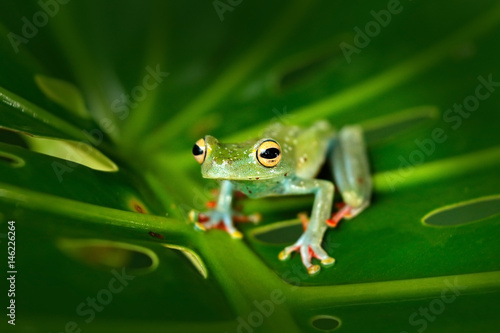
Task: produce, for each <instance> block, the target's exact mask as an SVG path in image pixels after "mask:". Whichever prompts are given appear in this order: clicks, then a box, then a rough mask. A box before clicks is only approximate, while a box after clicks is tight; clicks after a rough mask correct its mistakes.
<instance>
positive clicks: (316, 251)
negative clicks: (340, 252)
mask: <svg viewBox="0 0 500 333" xmlns="http://www.w3.org/2000/svg"><path fill="white" fill-rule="evenodd" d="M320 243H321V238H320V239H315V238H313V237H310V236H309V235H308V234H307V233H304V234H303V235H302V236H301V237H300V238H299V240H298V241H297V242H296V243H295V244H293V245H290V246H287V247H285V248H284V249H283V251H281V252H280V254H279V255H278V258H279V259H280V260H287V259H288V258H290V255H291V254H292V252H295V251H297V252H299V253H300V256H301V258H302V263H303V264H304V266H305V267H306V269H307V272H308V273H309V275H314V274H316V273H318V272H319V271H320V269H321V267H320V266H319V265H317V264H312V263H311V260H312V258H316V259H319V260H320V262H321V264H322V265H323V266H325V267H329V266H332V265H333V264H335V259H334V258H332V257H330V256H329V255H328V254H327V253H326V251H325V250H323V248H322V247H321V244H320Z"/></svg>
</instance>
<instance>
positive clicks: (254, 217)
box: [248, 213, 262, 223]
mask: <svg viewBox="0 0 500 333" xmlns="http://www.w3.org/2000/svg"><path fill="white" fill-rule="evenodd" d="M248 220H249V221H250V222H252V223H259V222H260V221H261V220H262V214H261V213H254V214H252V215H248Z"/></svg>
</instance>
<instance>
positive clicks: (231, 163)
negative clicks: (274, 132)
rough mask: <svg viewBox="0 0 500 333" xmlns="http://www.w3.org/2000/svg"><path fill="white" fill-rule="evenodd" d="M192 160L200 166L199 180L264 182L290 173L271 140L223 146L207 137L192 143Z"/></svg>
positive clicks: (279, 151)
mask: <svg viewBox="0 0 500 333" xmlns="http://www.w3.org/2000/svg"><path fill="white" fill-rule="evenodd" d="M193 156H194V158H195V159H196V161H198V163H200V164H201V174H202V175H203V178H212V179H228V180H259V179H262V180H264V179H271V178H277V177H280V176H284V175H285V174H287V173H289V172H290V170H291V166H290V163H289V162H288V160H289V158H288V156H286V154H284V152H282V150H281V146H280V144H279V143H278V142H277V141H276V140H273V139H271V138H265V139H260V140H249V141H246V142H242V143H237V144H233V143H229V144H224V143H220V142H219V141H218V140H217V139H216V138H214V137H213V136H210V135H207V136H205V137H204V138H202V139H199V140H198V141H196V144H195V145H194V146H193Z"/></svg>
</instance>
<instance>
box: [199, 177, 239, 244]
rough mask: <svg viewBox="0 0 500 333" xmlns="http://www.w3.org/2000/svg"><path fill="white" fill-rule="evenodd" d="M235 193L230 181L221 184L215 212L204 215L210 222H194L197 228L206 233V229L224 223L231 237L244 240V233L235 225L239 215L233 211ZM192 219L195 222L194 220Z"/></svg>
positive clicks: (211, 211) (207, 212)
mask: <svg viewBox="0 0 500 333" xmlns="http://www.w3.org/2000/svg"><path fill="white" fill-rule="evenodd" d="M233 192H234V190H233V184H231V182H230V181H228V180H223V181H222V183H221V188H220V193H219V198H218V200H217V205H216V206H215V208H214V209H213V210H210V211H206V212H203V215H206V216H208V217H209V220H208V221H207V222H204V223H200V222H197V221H194V222H195V228H197V229H199V230H203V231H205V230H206V229H212V228H215V227H217V225H219V224H220V222H221V221H222V223H224V226H225V228H226V230H227V232H228V233H229V234H230V235H231V237H233V238H243V235H242V233H241V232H240V231H238V229H236V228H235V226H234V224H233V216H235V215H237V214H236V213H235V212H234V211H233V209H232V202H233ZM192 219H193V220H194V218H192Z"/></svg>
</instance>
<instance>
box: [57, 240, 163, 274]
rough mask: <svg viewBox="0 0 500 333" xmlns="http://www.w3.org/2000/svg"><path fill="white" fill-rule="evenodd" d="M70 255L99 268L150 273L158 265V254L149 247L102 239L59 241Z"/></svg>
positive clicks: (60, 245)
mask: <svg viewBox="0 0 500 333" xmlns="http://www.w3.org/2000/svg"><path fill="white" fill-rule="evenodd" d="M57 245H58V248H59V249H60V250H61V251H62V252H64V253H65V254H66V255H68V256H69V257H71V258H73V259H75V260H77V261H80V262H83V263H85V264H86V265H89V266H92V267H94V268H98V269H104V270H109V269H112V268H115V269H121V268H126V269H127V271H131V272H134V273H136V274H141V273H142V274H144V273H149V272H151V271H153V270H155V269H156V267H157V266H158V256H157V255H156V253H154V252H153V251H151V250H150V249H148V248H145V247H142V246H137V245H132V244H127V243H121V242H113V241H108V240H100V239H68V238H63V239H60V240H59V241H58V242H57Z"/></svg>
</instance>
